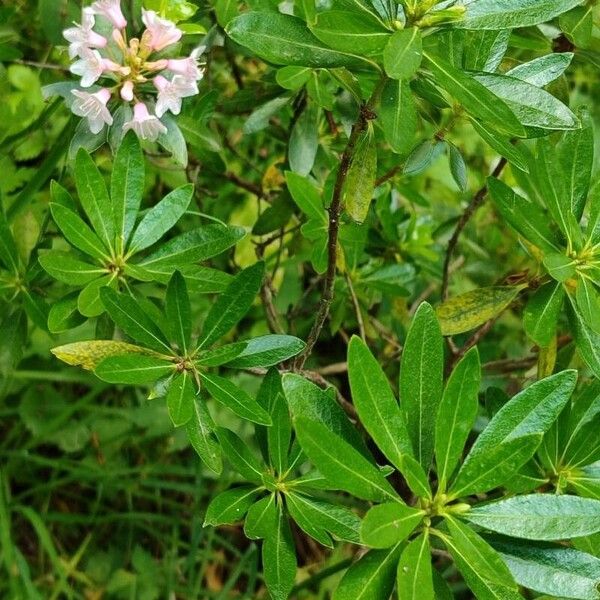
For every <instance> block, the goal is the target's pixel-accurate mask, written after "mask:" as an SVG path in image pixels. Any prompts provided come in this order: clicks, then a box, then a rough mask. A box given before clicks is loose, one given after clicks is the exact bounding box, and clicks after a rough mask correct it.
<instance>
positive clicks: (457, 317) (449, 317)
mask: <svg viewBox="0 0 600 600" xmlns="http://www.w3.org/2000/svg"><path fill="white" fill-rule="evenodd" d="M523 287H524V286H522V285H521V286H496V287H487V288H479V289H476V290H472V291H470V292H467V293H465V294H460V295H459V296H455V297H454V298H450V300H447V301H446V302H444V303H442V304H440V306H438V307H437V309H436V314H437V317H438V320H439V322H440V326H441V328H442V334H443V335H455V334H457V333H464V332H465V331H469V330H471V329H475V327H478V326H479V325H483V323H485V322H486V321H489V320H490V319H493V318H494V317H496V316H497V315H499V314H500V313H501V312H502V311H503V310H504V309H505V308H506V307H507V306H508V305H509V304H510V303H511V302H512V301H513V300H514V299H515V298H516V297H517V294H518V293H519V292H520V291H521V290H522V289H523Z"/></svg>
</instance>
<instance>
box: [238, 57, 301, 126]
mask: <svg viewBox="0 0 600 600" xmlns="http://www.w3.org/2000/svg"><path fill="white" fill-rule="evenodd" d="M311 74H312V69H309V68H307V67H282V68H281V69H278V70H277V74H276V75H275V80H276V81H277V83H278V84H279V85H280V86H281V87H282V88H285V89H286V90H293V91H296V90H299V89H300V88H301V87H302V86H303V85H304V84H305V83H306V82H307V81H308V80H309V79H310V76H311ZM244 126H245V125H244Z"/></svg>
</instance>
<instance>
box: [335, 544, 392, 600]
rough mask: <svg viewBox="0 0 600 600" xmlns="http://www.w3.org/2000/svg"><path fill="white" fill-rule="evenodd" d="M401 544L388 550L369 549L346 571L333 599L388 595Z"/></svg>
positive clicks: (369, 599) (359, 599)
mask: <svg viewBox="0 0 600 600" xmlns="http://www.w3.org/2000/svg"><path fill="white" fill-rule="evenodd" d="M401 552H402V544H398V545H397V546H394V547H393V548H391V549H389V550H371V551H370V552H368V553H367V554H365V555H364V556H363V557H362V558H361V559H359V560H358V561H357V562H355V563H354V564H353V565H352V566H351V567H350V568H349V569H348V570H347V571H346V574H345V575H344V577H342V580H341V581H340V584H339V585H338V587H337V589H336V590H335V592H334V593H333V600H383V599H387V598H389V597H390V595H391V594H392V590H393V588H394V583H395V579H396V567H397V565H398V559H399V558H400V553H401Z"/></svg>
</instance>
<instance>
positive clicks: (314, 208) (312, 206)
mask: <svg viewBox="0 0 600 600" xmlns="http://www.w3.org/2000/svg"><path fill="white" fill-rule="evenodd" d="M285 181H286V184H287V188H288V190H289V192H290V194H291V196H292V199H293V200H294V202H295V203H296V204H297V205H298V207H299V208H300V210H301V211H302V212H303V213H304V214H305V215H306V216H307V217H310V218H312V219H316V220H317V221H322V222H323V223H324V224H326V223H327V215H326V213H325V208H324V206H323V201H322V200H321V193H320V192H319V190H318V189H317V188H316V187H315V186H314V185H313V184H312V183H311V182H310V181H309V180H308V179H307V178H306V177H303V176H302V175H298V173H293V172H292V171H286V172H285Z"/></svg>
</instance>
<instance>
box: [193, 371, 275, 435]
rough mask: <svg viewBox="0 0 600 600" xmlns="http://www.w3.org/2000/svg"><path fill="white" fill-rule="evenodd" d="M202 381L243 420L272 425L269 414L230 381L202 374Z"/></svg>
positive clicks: (210, 391) (212, 393)
mask: <svg viewBox="0 0 600 600" xmlns="http://www.w3.org/2000/svg"><path fill="white" fill-rule="evenodd" d="M201 380H202V383H203V384H204V386H206V389H207V390H208V393H209V394H210V395H211V396H212V397H213V398H214V399H215V400H217V401H218V402H220V403H221V404H224V405H225V406H227V407H228V408H229V409H231V410H232V411H233V412H234V413H235V414H236V415H238V416H240V417H242V419H248V421H252V422H253V423H259V424H261V425H271V417H270V416H269V413H267V411H265V409H264V408H262V406H260V404H258V403H257V402H256V400H254V398H252V396H250V394H248V392H246V391H244V390H242V389H241V388H239V387H237V386H236V385H235V384H234V383H232V382H231V381H229V379H225V378H224V377H219V376H218V375H212V374H209V373H202V375H201Z"/></svg>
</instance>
